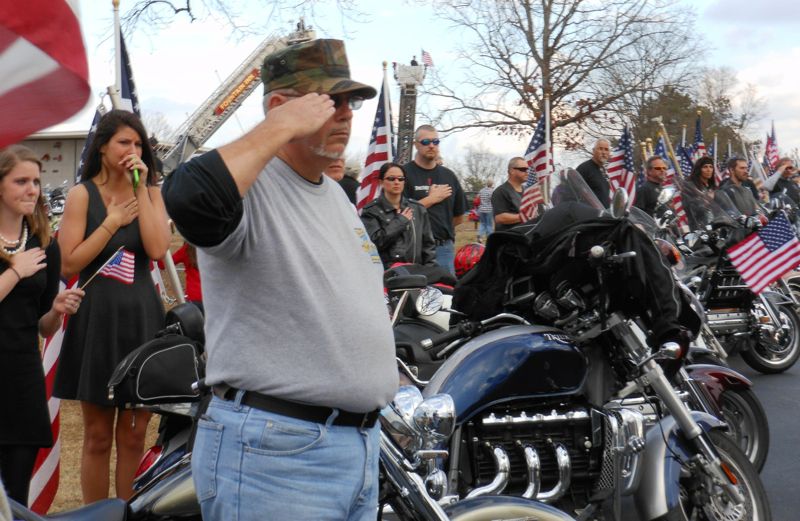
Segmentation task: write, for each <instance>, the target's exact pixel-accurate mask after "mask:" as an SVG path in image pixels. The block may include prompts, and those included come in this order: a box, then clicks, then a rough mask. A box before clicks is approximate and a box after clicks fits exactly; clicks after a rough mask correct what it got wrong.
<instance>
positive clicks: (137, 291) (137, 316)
mask: <svg viewBox="0 0 800 521" xmlns="http://www.w3.org/2000/svg"><path fill="white" fill-rule="evenodd" d="M82 184H83V186H84V187H85V188H86V190H87V191H88V192H89V208H88V215H87V217H86V233H85V235H84V238H86V237H89V236H90V235H91V234H92V233H93V232H94V231H95V230H96V229H97V228H98V227H99V226H100V224H101V223H102V222H103V220H104V219H105V218H106V216H107V213H106V207H105V204H104V203H103V198H102V196H101V195H100V191H99V190H98V188H97V185H95V184H94V183H93V182H92V181H91V180H88V181H84V182H83V183H82ZM120 246H123V250H122V253H123V256H122V258H121V259H119V260H118V262H115V263H112V266H109V268H107V269H106V270H104V272H102V273H101V274H99V275H98V276H97V277H95V278H94V280H92V281H91V282H90V283H89V285H88V286H86V296H85V297H84V299H83V302H82V303H81V306H80V309H79V311H78V313H76V314H75V315H73V316H71V317H70V318H69V321H68V322H67V332H66V335H65V336H64V345H63V347H62V349H61V357H60V360H59V365H58V371H57V372H56V379H55V384H54V388H53V394H54V395H55V396H57V397H58V398H63V399H67V400H80V401H85V402H90V403H94V404H97V405H106V406H113V405H115V404H114V403H112V402H111V401H110V400H109V399H108V387H107V384H108V380H109V378H111V373H112V372H113V371H114V368H115V367H116V366H117V364H118V363H119V362H120V360H122V358H123V357H124V356H125V355H127V354H128V353H130V352H131V351H132V350H133V349H135V348H137V347H139V346H140V345H142V344H143V343H145V342H147V341H148V340H152V338H153V336H154V335H155V333H156V332H157V331H158V330H160V329H162V328H163V327H164V307H163V305H162V303H161V299H160V298H159V296H158V294H157V293H156V289H155V286H154V284H153V280H152V278H151V277H150V259H149V258H148V257H147V253H145V250H144V245H143V244H142V238H141V235H140V234H139V220H138V219H135V220H134V221H133V222H131V223H130V224H129V225H128V226H123V227H122V228H120V229H119V230H117V232H116V233H115V234H114V235H113V237H111V240H110V241H108V243H107V244H106V246H105V247H104V248H103V250H102V251H101V252H100V254H99V255H98V256H97V257H95V258H94V259H93V260H92V262H90V263H89V265H88V266H86V267H85V268H84V269H83V270H82V271H81V273H80V281H79V282H78V285H81V284H83V282H84V281H86V280H88V279H89V277H91V276H92V275H93V274H94V273H95V272H96V271H97V270H98V268H100V266H102V265H103V263H104V262H105V261H106V260H107V259H108V258H109V257H110V256H111V255H112V254H113V253H114V252H115V251H116V250H117V248H119V247H120Z"/></svg>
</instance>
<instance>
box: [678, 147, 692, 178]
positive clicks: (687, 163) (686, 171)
mask: <svg viewBox="0 0 800 521" xmlns="http://www.w3.org/2000/svg"><path fill="white" fill-rule="evenodd" d="M678 162H679V163H680V168H681V174H683V177H689V176H690V175H691V174H692V166H694V161H693V160H692V148H691V147H678Z"/></svg>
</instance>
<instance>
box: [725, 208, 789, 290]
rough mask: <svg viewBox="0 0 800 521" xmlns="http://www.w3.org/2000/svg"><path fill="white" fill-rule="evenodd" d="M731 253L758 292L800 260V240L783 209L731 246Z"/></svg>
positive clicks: (746, 278) (749, 282)
mask: <svg viewBox="0 0 800 521" xmlns="http://www.w3.org/2000/svg"><path fill="white" fill-rule="evenodd" d="M728 257H729V258H730V260H731V264H733V266H734V267H735V268H736V270H737V271H738V272H739V274H740V275H741V276H742V279H744V282H745V283H746V284H747V285H748V286H750V289H751V290H752V291H753V293H755V294H759V293H761V292H762V291H764V289H766V287H767V286H769V285H770V284H772V283H773V282H775V281H776V280H778V279H779V278H780V277H781V276H783V275H784V274H785V273H787V272H789V271H791V270H792V269H794V268H795V267H796V266H797V265H798V264H800V241H798V240H797V235H796V234H795V233H794V228H792V224H791V223H790V222H789V219H787V218H786V215H784V213H783V212H780V213H778V215H776V216H775V217H773V218H772V220H771V221H770V222H769V223H768V224H767V225H766V226H764V227H763V228H761V230H759V231H757V232H756V233H753V234H751V235H749V236H747V238H745V239H744V240H743V241H741V242H740V243H738V244H736V245H735V246H732V247H731V248H729V249H728Z"/></svg>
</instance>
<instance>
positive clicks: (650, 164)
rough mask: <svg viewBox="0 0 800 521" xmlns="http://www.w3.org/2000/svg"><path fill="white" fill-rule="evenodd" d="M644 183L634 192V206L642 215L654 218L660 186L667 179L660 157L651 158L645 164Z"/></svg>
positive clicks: (665, 167) (664, 165)
mask: <svg viewBox="0 0 800 521" xmlns="http://www.w3.org/2000/svg"><path fill="white" fill-rule="evenodd" d="M644 175H645V182H644V183H643V184H642V186H640V187H639V189H638V190H637V191H636V202H635V203H634V206H636V207H637V208H639V209H641V210H642V211H643V212H644V213H646V214H647V215H650V216H654V214H655V213H656V206H657V205H658V196H659V194H660V193H661V188H662V186H661V185H662V184H663V183H664V179H666V177H667V163H666V162H665V161H664V160H663V159H662V158H661V157H660V156H652V157H650V158H648V159H647V163H646V164H645V172H644Z"/></svg>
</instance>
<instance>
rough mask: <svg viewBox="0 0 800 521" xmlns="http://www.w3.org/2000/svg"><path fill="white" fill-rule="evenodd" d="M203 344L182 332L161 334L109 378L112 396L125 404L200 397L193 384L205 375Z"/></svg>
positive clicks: (187, 400)
mask: <svg viewBox="0 0 800 521" xmlns="http://www.w3.org/2000/svg"><path fill="white" fill-rule="evenodd" d="M201 352H202V350H201V348H200V347H199V345H198V344H197V343H196V342H195V341H193V340H192V339H191V338H189V337H187V336H183V335H178V334H166V335H164V336H160V337H157V338H155V339H153V340H151V341H149V342H147V343H146V344H143V345H142V346H140V347H138V348H137V349H135V350H133V351H131V352H130V353H129V354H128V356H126V357H125V358H123V359H122V361H121V362H120V363H119V365H117V368H116V369H115V370H114V374H112V375H111V379H110V380H109V382H108V398H109V400H112V401H113V402H114V403H115V404H116V405H118V406H121V407H126V406H131V405H153V404H159V403H178V402H191V401H197V400H199V399H200V397H199V395H198V394H197V393H195V392H194V391H193V390H192V384H193V383H194V382H197V381H198V380H199V379H200V378H202V377H203V376H204V375H205V365H204V363H203V361H202V359H201V357H200V355H201Z"/></svg>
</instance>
